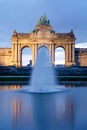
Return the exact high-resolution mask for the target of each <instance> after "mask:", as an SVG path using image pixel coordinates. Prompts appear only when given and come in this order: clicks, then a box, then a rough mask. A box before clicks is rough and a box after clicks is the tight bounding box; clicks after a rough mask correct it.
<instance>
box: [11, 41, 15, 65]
mask: <svg viewBox="0 0 87 130" xmlns="http://www.w3.org/2000/svg"><path fill="white" fill-rule="evenodd" d="M14 60H15V43H12V65H14Z"/></svg>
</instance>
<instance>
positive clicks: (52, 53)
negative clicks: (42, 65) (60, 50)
mask: <svg viewBox="0 0 87 130" xmlns="http://www.w3.org/2000/svg"><path fill="white" fill-rule="evenodd" d="M51 49H52V50H51V51H52V52H51V57H52V64H54V61H55V56H54V54H55V50H54V44H52V45H51Z"/></svg>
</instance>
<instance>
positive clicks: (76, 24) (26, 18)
mask: <svg viewBox="0 0 87 130" xmlns="http://www.w3.org/2000/svg"><path fill="white" fill-rule="evenodd" d="M44 13H46V14H47V17H48V19H49V20H50V22H51V25H52V27H53V29H54V30H55V31H56V32H69V31H70V30H71V29H73V30H74V33H75V36H76V38H77V40H76V43H84V42H85V43H86V42H87V0H72V1H70V0H65V1H64V0H31V1H30V0H0V47H10V46H11V36H12V33H13V30H15V29H16V30H17V32H31V31H32V30H33V29H34V27H35V25H36V23H37V21H38V19H39V18H40V16H41V15H43V14H44Z"/></svg>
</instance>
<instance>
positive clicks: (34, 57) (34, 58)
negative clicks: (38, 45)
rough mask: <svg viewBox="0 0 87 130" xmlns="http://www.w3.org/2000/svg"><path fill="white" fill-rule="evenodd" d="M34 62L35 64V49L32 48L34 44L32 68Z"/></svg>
mask: <svg viewBox="0 0 87 130" xmlns="http://www.w3.org/2000/svg"><path fill="white" fill-rule="evenodd" d="M34 62H35V48H34V44H33V45H32V66H34Z"/></svg>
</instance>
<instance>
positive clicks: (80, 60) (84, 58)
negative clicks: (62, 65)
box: [75, 48, 87, 66]
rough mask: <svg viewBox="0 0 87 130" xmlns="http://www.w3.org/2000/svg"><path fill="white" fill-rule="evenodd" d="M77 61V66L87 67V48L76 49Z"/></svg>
mask: <svg viewBox="0 0 87 130" xmlns="http://www.w3.org/2000/svg"><path fill="white" fill-rule="evenodd" d="M75 61H76V65H77V66H87V48H75Z"/></svg>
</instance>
